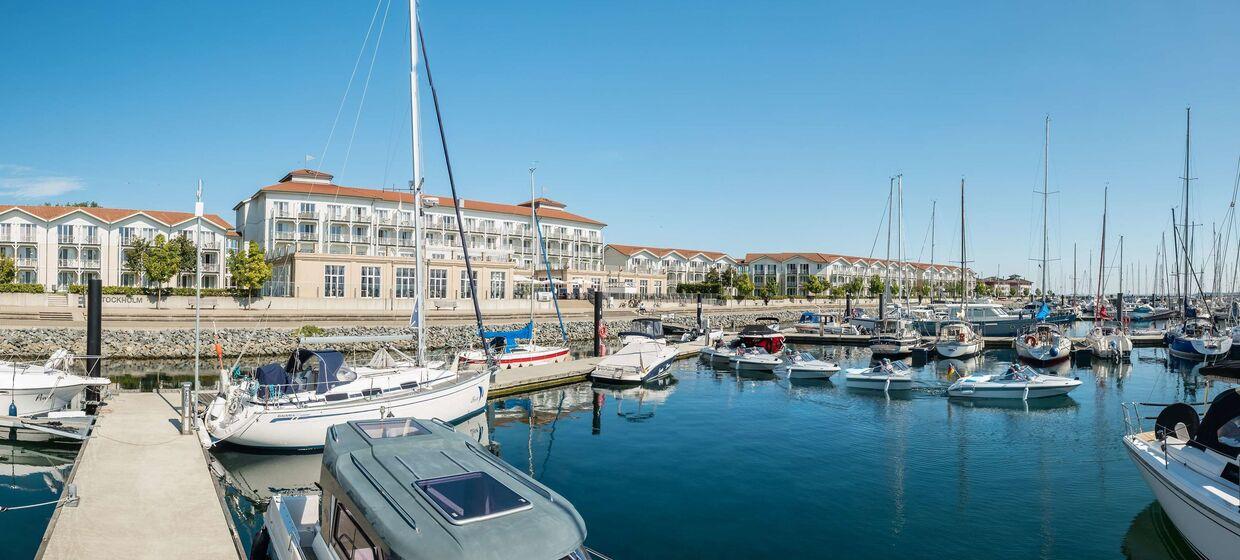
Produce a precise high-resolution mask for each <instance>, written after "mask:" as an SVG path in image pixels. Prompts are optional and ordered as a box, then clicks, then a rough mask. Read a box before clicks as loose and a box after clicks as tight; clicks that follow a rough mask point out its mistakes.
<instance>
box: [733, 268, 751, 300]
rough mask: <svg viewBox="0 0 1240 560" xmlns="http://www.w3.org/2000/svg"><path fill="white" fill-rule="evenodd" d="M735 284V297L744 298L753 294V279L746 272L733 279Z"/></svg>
mask: <svg viewBox="0 0 1240 560" xmlns="http://www.w3.org/2000/svg"><path fill="white" fill-rule="evenodd" d="M734 283H735V285H736V297H737V298H740V299H745V298H747V297H749V296H752V295H753V279H752V278H750V277H749V275H748V274H741V275H738V276H737V277H736V279H735V280H734Z"/></svg>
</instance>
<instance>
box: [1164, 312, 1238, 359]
mask: <svg viewBox="0 0 1240 560" xmlns="http://www.w3.org/2000/svg"><path fill="white" fill-rule="evenodd" d="M1165 338H1166V341H1167V353H1169V354H1171V355H1172V356H1175V357H1177V358H1181V359H1184V360H1196V361H1207V362H1208V361H1214V360H1219V359H1223V358H1226V357H1227V355H1228V354H1229V353H1230V352H1231V342H1232V337H1231V333H1228V334H1220V333H1219V332H1218V331H1217V330H1216V329H1215V327H1214V323H1212V322H1210V321H1209V320H1208V319H1203V318H1200V317H1195V318H1190V319H1187V320H1185V321H1184V322H1183V323H1182V324H1180V325H1178V326H1176V327H1173V328H1171V329H1169V330H1168V331H1167V334H1166V337H1165Z"/></svg>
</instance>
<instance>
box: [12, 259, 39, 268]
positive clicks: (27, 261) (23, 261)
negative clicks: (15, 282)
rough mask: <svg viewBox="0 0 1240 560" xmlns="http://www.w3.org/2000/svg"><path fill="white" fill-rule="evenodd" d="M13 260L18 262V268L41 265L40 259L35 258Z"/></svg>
mask: <svg viewBox="0 0 1240 560" xmlns="http://www.w3.org/2000/svg"><path fill="white" fill-rule="evenodd" d="M13 260H15V261H17V266H37V265H38V264H39V259H37V258H35V257H17V258H16V259H13Z"/></svg>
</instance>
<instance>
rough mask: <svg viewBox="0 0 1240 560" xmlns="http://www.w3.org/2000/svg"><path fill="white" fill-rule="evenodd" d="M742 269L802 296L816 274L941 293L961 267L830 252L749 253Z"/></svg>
mask: <svg viewBox="0 0 1240 560" xmlns="http://www.w3.org/2000/svg"><path fill="white" fill-rule="evenodd" d="M742 270H743V271H744V272H745V273H747V274H749V275H750V277H751V278H753V282H754V286H762V285H764V284H766V283H767V282H771V283H773V284H775V285H776V286H777V287H778V292H779V293H780V294H782V295H787V296H805V295H806V294H805V291H804V289H802V286H803V285H804V283H805V281H806V280H807V279H808V278H809V277H810V276H818V277H819V278H821V279H822V280H824V281H826V282H828V283H830V284H831V285H832V286H843V285H845V284H848V283H849V282H852V281H853V280H854V279H860V280H861V281H862V282H865V283H866V284H865V285H866V286H867V288H866V289H868V284H869V279H870V278H873V277H875V276H877V277H879V278H882V279H888V278H889V279H890V281H891V283H892V285H899V286H901V289H902V290H910V291H911V290H913V289H914V288H916V287H917V286H920V285H928V286H930V289H931V293H933V294H939V293H942V292H943V291H944V290H946V289H947V287H949V286H951V285H953V284H955V283H956V282H959V281H960V267H957V266H951V265H945V264H931V263H918V262H899V261H894V260H887V259H873V258H867V257H850V256H845V255H834V254H829V253H748V254H746V255H745V260H744V264H743V266H742ZM965 272H966V274H967V278H968V280H967V281H966V285H968V286H971V285H972V282H973V281H975V275H974V273H973V271H972V270H969V269H966V271H965Z"/></svg>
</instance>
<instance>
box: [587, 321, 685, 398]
mask: <svg viewBox="0 0 1240 560" xmlns="http://www.w3.org/2000/svg"><path fill="white" fill-rule="evenodd" d="M620 340H621V341H622V342H623V343H624V346H623V347H622V348H620V351H619V352H616V353H615V354H612V355H610V356H607V357H606V358H603V359H602V360H601V361H600V362H599V363H598V365H597V366H595V367H594V371H593V372H592V373H590V377H592V378H594V379H596V380H599V381H605V382H611V383H641V382H643V381H649V380H651V379H655V378H657V377H659V376H662V375H665V374H667V373H668V370H669V368H670V367H671V365H672V362H673V361H675V360H676V353H677V350H676V347H675V346H671V345H668V344H667V341H666V340H665V339H664V338H663V324H662V322H660V321H659V320H658V319H642V320H636V321H633V325H632V327H631V330H628V331H624V332H622V333H620Z"/></svg>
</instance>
